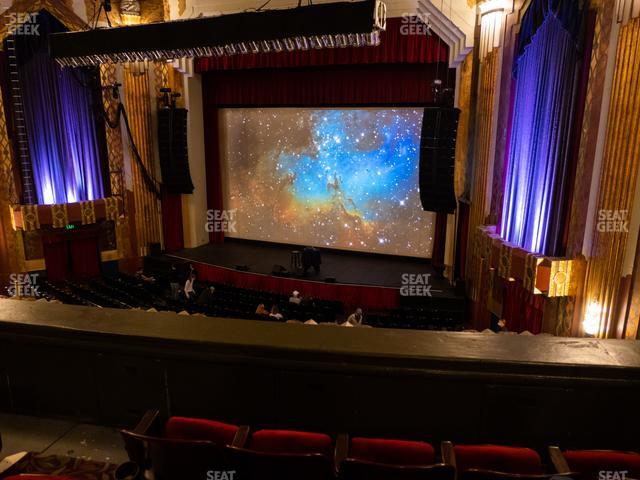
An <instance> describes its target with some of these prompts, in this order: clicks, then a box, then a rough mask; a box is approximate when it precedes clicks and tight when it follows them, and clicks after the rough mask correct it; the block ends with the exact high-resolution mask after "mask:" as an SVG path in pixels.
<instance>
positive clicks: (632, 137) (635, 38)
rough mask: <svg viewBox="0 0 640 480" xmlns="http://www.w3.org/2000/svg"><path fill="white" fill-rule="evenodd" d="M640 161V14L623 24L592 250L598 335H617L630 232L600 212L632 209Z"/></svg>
mask: <svg viewBox="0 0 640 480" xmlns="http://www.w3.org/2000/svg"><path fill="white" fill-rule="evenodd" d="M639 163H640V18H634V19H632V20H630V21H629V22H628V23H627V24H626V25H624V26H622V27H621V29H620V34H619V39H618V47H617V52H616V58H615V73H614V79H613V88H612V91H611V104H610V109H609V115H608V120H607V131H606V140H605V150H604V158H603V166H602V171H601V172H600V187H599V190H598V197H597V206H596V211H595V212H590V214H593V215H596V221H595V222H594V223H595V224H596V225H597V226H598V227H597V228H596V231H595V232H594V237H593V243H592V248H591V255H590V258H589V262H588V270H587V277H586V282H585V311H586V312H590V316H591V317H594V318H597V320H598V321H599V329H598V331H597V334H598V335H599V336H615V334H616V332H615V325H614V318H615V311H616V308H617V302H618V300H619V298H618V297H619V292H618V290H619V286H620V279H621V273H622V262H623V259H624V254H625V248H626V245H627V237H628V232H626V231H624V229H620V228H618V229H615V228H614V229H611V228H600V227H599V222H600V220H599V216H598V215H599V213H601V212H605V214H610V213H609V212H612V213H613V214H615V213H616V212H622V211H627V212H628V211H629V210H630V209H631V208H632V206H633V197H634V193H635V184H636V177H637V174H638V164H639Z"/></svg>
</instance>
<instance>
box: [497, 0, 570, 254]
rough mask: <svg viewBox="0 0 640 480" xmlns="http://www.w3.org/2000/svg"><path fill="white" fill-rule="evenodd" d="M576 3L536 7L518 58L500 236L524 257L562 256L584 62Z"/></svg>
mask: <svg viewBox="0 0 640 480" xmlns="http://www.w3.org/2000/svg"><path fill="white" fill-rule="evenodd" d="M577 3H578V2H575V1H574V0H571V1H570V2H567V1H565V2H562V1H560V2H558V1H554V0H539V1H535V0H534V2H532V5H531V7H530V8H531V10H530V11H528V12H527V14H526V16H525V19H524V21H523V30H522V31H521V39H520V47H521V54H520V56H519V57H518V59H517V62H516V65H515V71H514V74H515V75H516V90H515V103H514V114H513V120H512V134H511V143H510V145H509V153H508V157H507V168H506V176H505V194H504V203H503V209H502V220H501V223H500V234H501V236H502V238H504V239H505V240H507V241H508V242H510V243H513V244H515V245H518V246H520V247H522V248H524V249H526V250H527V251H530V252H535V253H542V254H545V255H558V254H559V249H560V248H561V247H560V240H561V239H560V235H561V229H562V225H561V223H562V218H561V212H562V208H561V207H562V205H561V202H562V199H563V198H564V192H565V189H566V188H567V184H568V181H569V179H568V178H567V166H568V163H569V159H568V155H569V152H570V135H571V128H572V120H573V111H574V104H575V96H576V86H577V78H578V71H579V69H578V65H579V58H580V55H579V42H577V40H576V38H579V36H580V33H579V31H578V30H579V29H577V28H575V27H576V25H578V24H579V22H575V19H576V18H577V19H580V18H581V16H582V12H581V11H579V10H578V9H577ZM571 5H574V7H573V8H572V7H571ZM567 6H568V7H567ZM571 19H574V20H572V21H571V22H567V20H571ZM534 26H535V27H537V28H534Z"/></svg>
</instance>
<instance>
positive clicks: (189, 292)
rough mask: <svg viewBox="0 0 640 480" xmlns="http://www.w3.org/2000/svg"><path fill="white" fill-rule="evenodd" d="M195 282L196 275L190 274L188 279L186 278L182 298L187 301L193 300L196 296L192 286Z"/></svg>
mask: <svg viewBox="0 0 640 480" xmlns="http://www.w3.org/2000/svg"><path fill="white" fill-rule="evenodd" d="M195 281H196V274H195V273H190V274H189V278H187V281H186V282H185V283H184V296H185V297H186V298H187V300H193V299H194V298H195V296H196V290H195V285H194V283H195Z"/></svg>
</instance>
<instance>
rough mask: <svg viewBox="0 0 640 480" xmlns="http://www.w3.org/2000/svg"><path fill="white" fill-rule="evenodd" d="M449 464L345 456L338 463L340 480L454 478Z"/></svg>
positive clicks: (450, 479) (438, 479)
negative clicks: (413, 462) (371, 459)
mask: <svg viewBox="0 0 640 480" xmlns="http://www.w3.org/2000/svg"><path fill="white" fill-rule="evenodd" d="M455 475H456V469H455V468H454V467H453V466H451V465H408V466H406V465H388V464H385V463H375V462H366V461H363V460H355V459H352V458H347V459H346V460H343V461H342V462H341V463H340V474H339V477H338V478H339V479H340V480H454V478H455Z"/></svg>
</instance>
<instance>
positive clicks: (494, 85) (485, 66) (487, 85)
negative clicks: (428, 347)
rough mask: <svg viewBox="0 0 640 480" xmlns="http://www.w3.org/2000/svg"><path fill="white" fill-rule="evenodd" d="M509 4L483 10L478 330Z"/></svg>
mask: <svg viewBox="0 0 640 480" xmlns="http://www.w3.org/2000/svg"><path fill="white" fill-rule="evenodd" d="M505 3H506V2H503V1H495V0H491V1H488V2H485V3H484V4H482V5H481V6H480V7H479V25H480V27H479V30H480V43H479V45H478V47H477V49H476V51H477V53H478V56H479V65H478V68H479V74H478V90H477V103H476V116H475V130H474V135H473V168H472V172H471V192H470V198H471V202H470V207H469V237H468V243H467V256H466V262H467V264H466V268H465V274H466V284H467V292H468V294H469V297H470V298H471V300H472V303H473V310H472V315H471V316H472V323H473V324H474V326H475V327H476V328H485V327H486V326H487V325H488V324H487V310H486V305H487V300H488V299H487V298H486V292H487V289H486V288H485V287H486V286H487V285H488V283H489V280H490V279H489V276H490V275H491V272H490V271H489V268H488V266H487V263H486V262H483V259H482V258H480V257H479V255H478V249H476V248H475V244H476V241H477V238H476V237H477V230H478V227H480V226H482V225H486V224H487V222H488V221H489V220H490V206H491V204H490V201H491V191H492V185H493V158H494V152H495V145H496V123H497V115H496V114H495V113H496V111H497V104H498V101H499V99H500V83H501V75H500V71H501V68H502V48H501V45H502V39H503V38H504V17H505Z"/></svg>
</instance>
